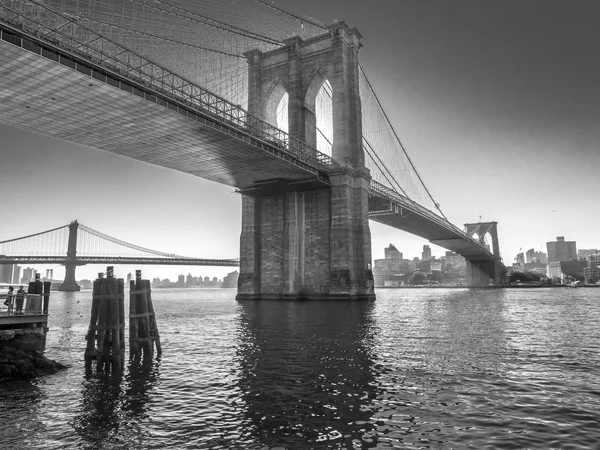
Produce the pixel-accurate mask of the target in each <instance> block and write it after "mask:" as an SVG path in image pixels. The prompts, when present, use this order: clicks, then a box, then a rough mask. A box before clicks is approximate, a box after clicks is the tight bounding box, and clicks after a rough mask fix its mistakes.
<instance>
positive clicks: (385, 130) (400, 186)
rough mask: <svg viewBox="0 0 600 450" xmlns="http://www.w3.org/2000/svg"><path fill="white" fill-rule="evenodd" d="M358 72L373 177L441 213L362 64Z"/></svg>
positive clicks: (365, 146) (367, 161)
mask: <svg viewBox="0 0 600 450" xmlns="http://www.w3.org/2000/svg"><path fill="white" fill-rule="evenodd" d="M359 73H360V82H359V83H360V84H359V89H360V100H361V103H362V133H363V149H364V151H365V164H366V166H367V168H368V169H369V170H370V171H371V177H373V180H375V181H377V182H379V183H381V184H383V185H384V186H386V187H388V188H390V189H392V190H394V191H396V192H397V193H399V194H402V195H404V196H406V197H408V198H409V199H411V200H413V201H415V202H417V203H419V204H420V205H421V206H424V207H425V208H427V209H429V210H431V211H435V212H440V213H441V211H438V205H437V204H436V203H435V201H434V200H433V199H432V198H431V196H430V195H429V193H428V192H427V188H426V187H425V184H424V183H423V181H422V180H421V178H420V176H419V174H418V173H417V170H416V168H415V167H414V166H413V164H412V162H411V160H410V158H409V156H408V154H407V152H406V151H405V149H404V147H403V145H402V143H401V141H400V140H399V139H398V137H397V135H396V133H395V132H394V129H393V127H392V124H391V123H390V122H389V120H388V118H387V116H386V114H385V111H384V110H383V108H382V106H381V104H380V102H379V100H378V99H377V96H376V95H375V92H374V90H373V88H372V86H371V84H370V82H369V80H368V78H367V76H366V74H365V72H364V70H363V68H362V67H360V69H359Z"/></svg>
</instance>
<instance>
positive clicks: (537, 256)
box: [531, 252, 548, 264]
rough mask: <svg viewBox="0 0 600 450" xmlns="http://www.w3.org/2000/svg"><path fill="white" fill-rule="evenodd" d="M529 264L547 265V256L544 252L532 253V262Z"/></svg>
mask: <svg viewBox="0 0 600 450" xmlns="http://www.w3.org/2000/svg"><path fill="white" fill-rule="evenodd" d="M531 262H538V263H542V264H548V255H546V254H545V253H544V252H534V253H533V260H532V261H531Z"/></svg>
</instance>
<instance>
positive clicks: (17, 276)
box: [12, 264, 21, 284]
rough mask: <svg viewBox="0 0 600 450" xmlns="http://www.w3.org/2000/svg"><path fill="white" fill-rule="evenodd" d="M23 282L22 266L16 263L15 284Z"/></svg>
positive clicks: (14, 267) (13, 281) (14, 269)
mask: <svg viewBox="0 0 600 450" xmlns="http://www.w3.org/2000/svg"><path fill="white" fill-rule="evenodd" d="M20 282H21V266H17V265H16V264H15V265H14V266H13V279H12V283H13V284H19V283H20Z"/></svg>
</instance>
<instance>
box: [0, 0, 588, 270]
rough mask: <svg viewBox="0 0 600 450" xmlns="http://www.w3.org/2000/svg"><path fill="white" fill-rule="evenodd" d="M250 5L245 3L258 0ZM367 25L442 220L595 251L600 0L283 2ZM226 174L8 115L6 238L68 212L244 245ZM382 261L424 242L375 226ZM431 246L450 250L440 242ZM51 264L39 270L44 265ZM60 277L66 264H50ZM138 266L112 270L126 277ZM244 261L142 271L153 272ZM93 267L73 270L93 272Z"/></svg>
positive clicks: (0, 147)
mask: <svg viewBox="0 0 600 450" xmlns="http://www.w3.org/2000/svg"><path fill="white" fill-rule="evenodd" d="M248 1H249V0H248ZM273 4H274V5H275V6H277V7H280V8H283V9H286V10H288V11H293V12H295V13H298V14H301V15H303V16H306V17H312V18H315V19H317V20H319V21H320V22H323V23H331V22H333V21H334V20H345V21H346V22H347V23H348V24H349V25H350V26H354V27H357V28H358V29H359V31H360V32H361V34H362V35H363V36H364V39H363V44H364V47H363V48H362V49H361V53H360V59H361V63H362V65H363V67H364V68H365V71H366V73H367V75H368V76H369V79H370V81H371V83H372V84H373V87H374V89H375V91H376V93H377V95H378V96H379V98H380V100H381V102H382V103H383V106H384V109H385V110H386V112H387V114H388V116H389V118H390V120H391V122H392V124H393V126H394V128H395V130H396V132H397V133H398V135H399V136H400V139H401V140H402V142H403V144H404V145H405V147H406V149H407V151H408V153H409V155H410V156H411V158H412V159H413V162H414V164H415V166H416V167H417V170H418V171H419V173H420V174H421V177H422V178H423V180H424V181H425V184H426V185H427V187H428V188H429V190H430V191H431V193H432V195H433V197H434V198H435V200H436V201H437V202H438V203H440V205H441V208H442V210H443V211H444V213H445V214H446V216H447V217H448V218H449V219H450V221H451V222H453V223H454V224H455V225H457V226H459V227H461V228H462V225H463V224H464V223H467V222H477V221H479V220H480V219H479V218H480V216H481V220H483V221H497V222H498V231H499V240H500V249H501V253H502V256H503V258H504V262H505V263H506V264H507V265H510V264H511V263H512V262H513V261H514V257H515V255H516V254H517V253H518V252H519V251H520V250H521V251H526V250H527V249H529V248H534V249H536V250H543V251H545V243H546V242H547V241H550V240H555V238H556V237H557V236H564V237H565V238H566V239H567V240H576V241H577V247H578V248H600V230H599V229H598V225H597V224H598V219H599V218H600V212H599V209H598V198H599V197H598V196H599V193H600V177H599V174H600V88H599V87H598V80H599V79H600V54H599V53H598V49H597V44H598V42H600V27H598V26H597V17H598V16H599V15H600V4H599V3H598V2H597V1H596V0H593V1H583V0H575V1H568V2H567V1H566V0H562V1H554V0H539V1H532V0H518V1H517V0H495V1H491V0H472V1H471V0H452V1H449V0H410V1H407V0H387V1H384V0H369V1H354V0H327V1H323V0H303V2H301V3H299V2H297V1H291V0H276V1H275V2H273ZM233 191H234V190H233V189H232V188H230V187H227V186H222V185H218V184H215V183H212V182H208V181H205V180H202V179H199V178H195V177H193V176H190V175H186V174H183V173H178V172H174V171H171V170H167V169H164V168H160V167H156V166H151V165H148V164H145V163H142V162H138V161H134V160H130V159H126V158H122V157H119V156H116V155H113V154H109V153H106V152H103V151H101V150H96V149H92V148H89V147H83V146H78V145H75V144H72V143H67V142H64V141H59V140H54V139H50V138H47V137H44V136H41V135H37V134H34V133H29V132H25V131H21V130H17V129H15V128H10V127H6V126H3V125H1V124H0V192H3V193H5V195H3V196H2V199H3V200H2V204H3V205H5V209H4V214H3V216H4V218H3V220H2V224H1V225H0V240H5V239H10V238H13V237H18V236H23V235H27V234H30V233H35V232H38V231H42V230H45V229H49V228H53V227H57V226H60V225H63V224H67V223H69V222H70V221H72V220H74V219H78V220H79V221H80V222H81V223H83V224H85V225H87V226H89V227H91V228H94V229H96V230H99V231H101V232H103V233H105V234H108V235H111V236H114V237H117V238H119V239H122V240H125V241H128V242H131V243H134V244H137V245H141V246H145V247H149V248H153V249H156V250H160V251H164V252H168V253H177V254H182V255H187V256H198V257H223V258H228V257H237V256H238V255H239V235H240V229H241V198H240V196H239V195H238V194H235V193H234V192H233ZM371 234H372V252H373V258H374V259H378V258H382V257H383V248H384V247H386V246H387V245H389V244H390V243H393V244H394V245H395V246H396V247H397V248H398V249H399V250H400V251H402V252H403V253H404V256H405V257H410V258H412V257H414V256H420V254H421V249H422V246H423V245H424V244H427V242H426V241H424V240H423V239H420V238H417V237H415V236H411V235H409V234H407V233H404V232H401V231H399V230H394V229H392V228H389V227H386V226H384V225H380V224H377V223H374V222H371ZM432 248H433V253H434V255H438V256H440V255H442V254H443V252H444V251H445V250H443V249H441V248H439V247H432ZM39 267H43V266H39ZM55 269H56V270H55V274H58V276H60V274H61V273H63V272H61V271H62V269H61V268H58V267H57V268H55ZM134 269H135V267H129V266H124V267H117V268H116V272H117V273H116V274H117V276H125V274H126V273H127V272H129V271H133V270H134ZM232 270H235V269H234V268H209V267H147V268H144V273H145V275H146V276H148V277H154V276H161V277H162V278H164V277H167V276H168V277H169V278H171V279H173V278H176V275H177V274H178V273H185V274H187V273H189V272H191V273H192V275H202V276H211V277H212V276H218V277H219V278H221V277H222V276H223V275H225V274H227V273H228V272H230V271H232ZM99 271H102V268H101V267H98V266H84V267H81V268H78V272H77V277H78V278H86V277H87V278H94V277H95V275H96V273H97V272H99Z"/></svg>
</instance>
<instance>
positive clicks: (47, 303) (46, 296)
mask: <svg viewBox="0 0 600 450" xmlns="http://www.w3.org/2000/svg"><path fill="white" fill-rule="evenodd" d="M51 287H52V283H51V282H50V281H44V308H43V310H42V312H43V313H44V314H48V307H49V306H50V288H51Z"/></svg>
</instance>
